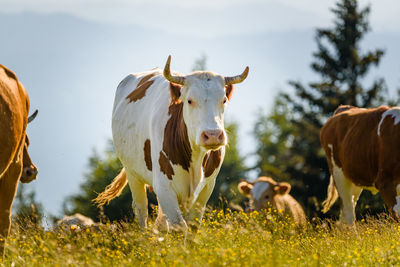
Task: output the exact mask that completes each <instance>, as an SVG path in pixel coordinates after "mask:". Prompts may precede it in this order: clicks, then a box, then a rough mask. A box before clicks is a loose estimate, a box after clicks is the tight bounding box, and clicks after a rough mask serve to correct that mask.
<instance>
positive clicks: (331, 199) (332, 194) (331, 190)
mask: <svg viewBox="0 0 400 267" xmlns="http://www.w3.org/2000/svg"><path fill="white" fill-rule="evenodd" d="M337 198H338V191H337V190H336V185H335V181H334V180H333V176H332V175H331V177H330V181H329V186H328V195H327V197H326V199H325V200H324V202H322V206H323V209H322V212H323V213H327V212H328V210H329V209H330V208H331V207H332V205H333V204H334V203H335V201H336V199H337Z"/></svg>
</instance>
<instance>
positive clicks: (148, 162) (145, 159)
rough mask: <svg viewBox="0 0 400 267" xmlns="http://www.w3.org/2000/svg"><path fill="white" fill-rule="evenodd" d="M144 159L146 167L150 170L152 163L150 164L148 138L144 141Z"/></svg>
mask: <svg viewBox="0 0 400 267" xmlns="http://www.w3.org/2000/svg"><path fill="white" fill-rule="evenodd" d="M143 150H144V161H145V162H146V166H147V169H148V170H149V171H151V170H152V164H151V146H150V140H149V139H147V140H146V142H144V149H143Z"/></svg>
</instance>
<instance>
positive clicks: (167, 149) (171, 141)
mask: <svg viewBox="0 0 400 267" xmlns="http://www.w3.org/2000/svg"><path fill="white" fill-rule="evenodd" d="M168 114H169V115H171V117H170V118H169V120H168V122H167V125H166V126H165V129H164V142H163V151H164V153H165V155H166V156H167V157H168V159H169V160H170V161H171V162H172V163H173V164H175V165H177V164H179V165H181V166H182V168H183V169H184V170H186V171H189V167H190V163H191V161H192V148H191V147H190V142H189V136H188V133H187V128H186V124H185V121H184V120H183V103H182V102H180V103H171V105H170V106H169V110H168Z"/></svg>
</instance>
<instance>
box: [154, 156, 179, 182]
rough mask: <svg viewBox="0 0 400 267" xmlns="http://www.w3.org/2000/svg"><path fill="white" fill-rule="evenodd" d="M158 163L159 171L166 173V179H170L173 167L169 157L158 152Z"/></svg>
mask: <svg viewBox="0 0 400 267" xmlns="http://www.w3.org/2000/svg"><path fill="white" fill-rule="evenodd" d="M158 163H159V164H160V169H161V171H162V172H163V173H164V174H165V175H167V177H168V179H170V180H172V175H174V174H175V173H174V169H173V168H172V166H171V162H170V161H169V159H168V158H167V157H166V156H165V155H164V153H163V152H162V151H161V152H160V159H159V160H158Z"/></svg>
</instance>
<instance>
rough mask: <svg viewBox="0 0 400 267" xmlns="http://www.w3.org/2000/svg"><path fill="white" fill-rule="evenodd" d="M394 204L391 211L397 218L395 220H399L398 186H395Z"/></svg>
mask: <svg viewBox="0 0 400 267" xmlns="http://www.w3.org/2000/svg"><path fill="white" fill-rule="evenodd" d="M395 199H396V204H395V205H394V206H393V211H394V213H395V215H396V216H397V219H400V184H397V185H396V197H395Z"/></svg>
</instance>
